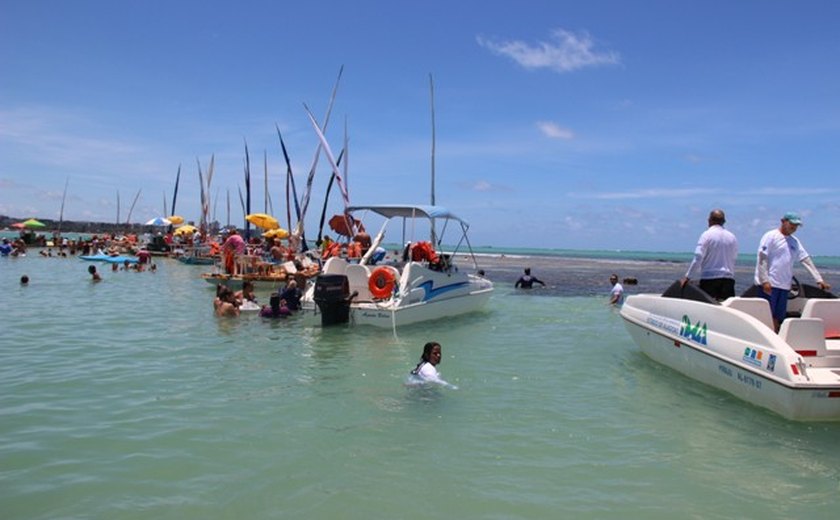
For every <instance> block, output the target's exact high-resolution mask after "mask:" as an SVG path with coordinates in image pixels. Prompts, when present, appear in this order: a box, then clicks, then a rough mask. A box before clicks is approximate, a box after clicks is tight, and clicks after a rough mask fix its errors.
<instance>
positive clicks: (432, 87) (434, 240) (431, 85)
mask: <svg viewBox="0 0 840 520" xmlns="http://www.w3.org/2000/svg"><path fill="white" fill-rule="evenodd" d="M429 93H430V98H431V105H432V187H431V195H432V196H431V204H432V206H434V205H435V83H434V80H433V79H432V74H431V73H429ZM431 239H432V240H431V242H432V244H435V245H437V236H436V234H435V220H434V219H432V230H431Z"/></svg>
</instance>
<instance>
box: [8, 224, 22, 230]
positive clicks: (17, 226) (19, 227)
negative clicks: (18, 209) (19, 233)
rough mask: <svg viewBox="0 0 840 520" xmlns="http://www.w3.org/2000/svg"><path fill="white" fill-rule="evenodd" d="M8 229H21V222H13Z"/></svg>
mask: <svg viewBox="0 0 840 520" xmlns="http://www.w3.org/2000/svg"><path fill="white" fill-rule="evenodd" d="M10 227H13V228H15V229H23V222H15V223H14V224H12V225H11V226H10Z"/></svg>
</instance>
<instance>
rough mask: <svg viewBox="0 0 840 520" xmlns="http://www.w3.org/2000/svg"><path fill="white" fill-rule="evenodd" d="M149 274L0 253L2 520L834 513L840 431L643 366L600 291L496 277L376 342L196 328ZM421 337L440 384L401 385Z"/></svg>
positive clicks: (364, 336)
mask: <svg viewBox="0 0 840 520" xmlns="http://www.w3.org/2000/svg"><path fill="white" fill-rule="evenodd" d="M158 264H159V270H158V272H157V273H154V274H153V273H150V272H144V273H134V272H117V273H113V272H110V271H107V270H104V271H103V277H104V280H103V282H101V283H99V284H92V283H90V282H89V276H88V275H87V272H86V268H87V266H88V264H87V263H86V262H83V261H80V260H76V259H61V258H42V257H39V256H37V255H34V256H33V255H30V256H28V257H26V258H18V259H11V258H0V287H2V288H3V294H2V296H0V302H2V303H0V309H2V316H3V318H2V327H3V330H2V335H0V509H2V518H4V519H23V518H26V519H55V518H108V519H123V518H173V519H175V518H177V519H190V518H196V519H206V518H241V519H244V518H324V519H327V518H403V519H429V518H493V519H496V518H506V519H507V518H522V519H545V518H645V519H647V518H675V517H679V518H834V517H835V515H836V512H837V510H838V506H840V450H838V449H837V441H838V438H840V423H838V424H833V423H829V424H823V423H810V424H809V423H795V422H790V421H786V420H784V419H782V418H780V417H778V416H775V415H773V414H771V413H770V412H766V411H764V410H762V409H758V408H755V407H752V406H750V405H748V404H746V403H744V402H741V401H739V400H736V399H734V398H732V397H729V396H728V395H727V394H724V393H721V392H719V391H716V390H713V389H710V388H708V387H705V386H703V385H701V384H699V383H696V382H694V381H692V380H689V379H686V378H684V377H682V376H680V375H679V374H676V373H674V372H673V371H670V370H668V369H666V368H663V367H661V366H659V365H657V364H655V363H653V362H652V361H650V360H648V359H647V358H646V357H645V356H643V355H642V354H641V353H640V352H639V350H638V348H637V347H636V346H635V344H633V343H632V341H631V340H630V338H629V336H628V335H627V333H626V332H625V330H624V328H623V325H622V323H621V320H620V318H619V316H618V315H617V313H616V312H615V311H614V310H612V309H610V308H608V307H607V306H606V305H605V304H604V297H603V296H601V295H598V296H594V295H593V296H552V295H546V293H541V292H539V291H534V292H531V293H525V292H521V291H520V292H514V291H513V289H512V281H513V280H508V279H502V280H499V284H498V290H497V291H496V294H495V295H494V297H493V299H492V300H491V302H490V305H489V307H488V309H487V310H486V312H483V313H480V314H475V315H471V316H467V317H461V318H457V319H453V320H448V321H442V322H432V323H426V324H422V325H418V326H413V327H406V328H403V329H400V330H399V331H398V335H397V337H395V336H394V334H393V333H392V332H391V331H387V330H385V331H382V330H374V329H364V328H359V329H345V328H341V327H339V328H332V329H324V330H322V329H312V328H305V327H303V326H302V325H301V324H300V323H299V322H298V321H297V320H295V319H290V320H286V321H275V322H265V321H261V320H260V319H259V318H257V317H254V316H242V317H240V318H239V319H219V318H216V317H214V315H213V313H212V305H211V300H212V295H213V290H212V288H211V287H210V286H209V285H208V284H206V283H205V282H203V281H201V280H200V279H199V278H198V274H199V273H201V272H202V268H201V267H191V266H185V265H182V264H180V263H178V262H175V261H170V260H166V259H163V260H159V261H158ZM609 268H611V267H607V269H609ZM24 273H25V274H27V275H28V276H29V277H30V278H31V280H32V281H31V282H30V284H29V285H28V286H26V287H21V286H20V285H19V283H18V280H19V278H20V276H21V274H24ZM489 275H490V276H491V277H492V276H493V273H492V272H490V273H489ZM549 294H550V293H549ZM264 299H265V297H264ZM429 340H437V341H439V342H440V343H441V344H442V345H443V362H442V364H441V365H440V367H439V368H440V370H441V373H442V375H443V377H444V378H445V379H447V380H448V381H450V382H451V383H454V384H456V385H458V387H459V388H458V389H457V390H450V389H416V388H409V387H406V386H405V385H404V382H405V380H406V375H407V374H408V372H409V370H410V369H411V368H413V366H414V365H415V363H416V362H417V359H418V357H419V355H420V351H421V349H422V345H423V344H424V343H425V342H426V341H429Z"/></svg>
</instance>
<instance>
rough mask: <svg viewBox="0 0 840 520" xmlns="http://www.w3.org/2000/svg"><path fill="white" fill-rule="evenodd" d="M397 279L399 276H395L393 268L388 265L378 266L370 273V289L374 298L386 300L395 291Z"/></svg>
mask: <svg viewBox="0 0 840 520" xmlns="http://www.w3.org/2000/svg"><path fill="white" fill-rule="evenodd" d="M396 281H397V278H396V277H395V276H394V272H393V271H392V270H391V269H389V268H388V267H377V268H376V269H374V271H373V272H372V273H371V274H370V279H369V280H368V289H370V294H372V295H373V297H374V298H376V299H378V300H384V299H385V298H388V297H389V296H391V295H392V294H393V293H394V286H395V285H396Z"/></svg>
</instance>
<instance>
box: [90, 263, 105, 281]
mask: <svg viewBox="0 0 840 520" xmlns="http://www.w3.org/2000/svg"><path fill="white" fill-rule="evenodd" d="M88 273H90V279H91V281H93V282H100V281H102V277H101V276H99V273H97V272H96V266H95V265H89V266H88Z"/></svg>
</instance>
